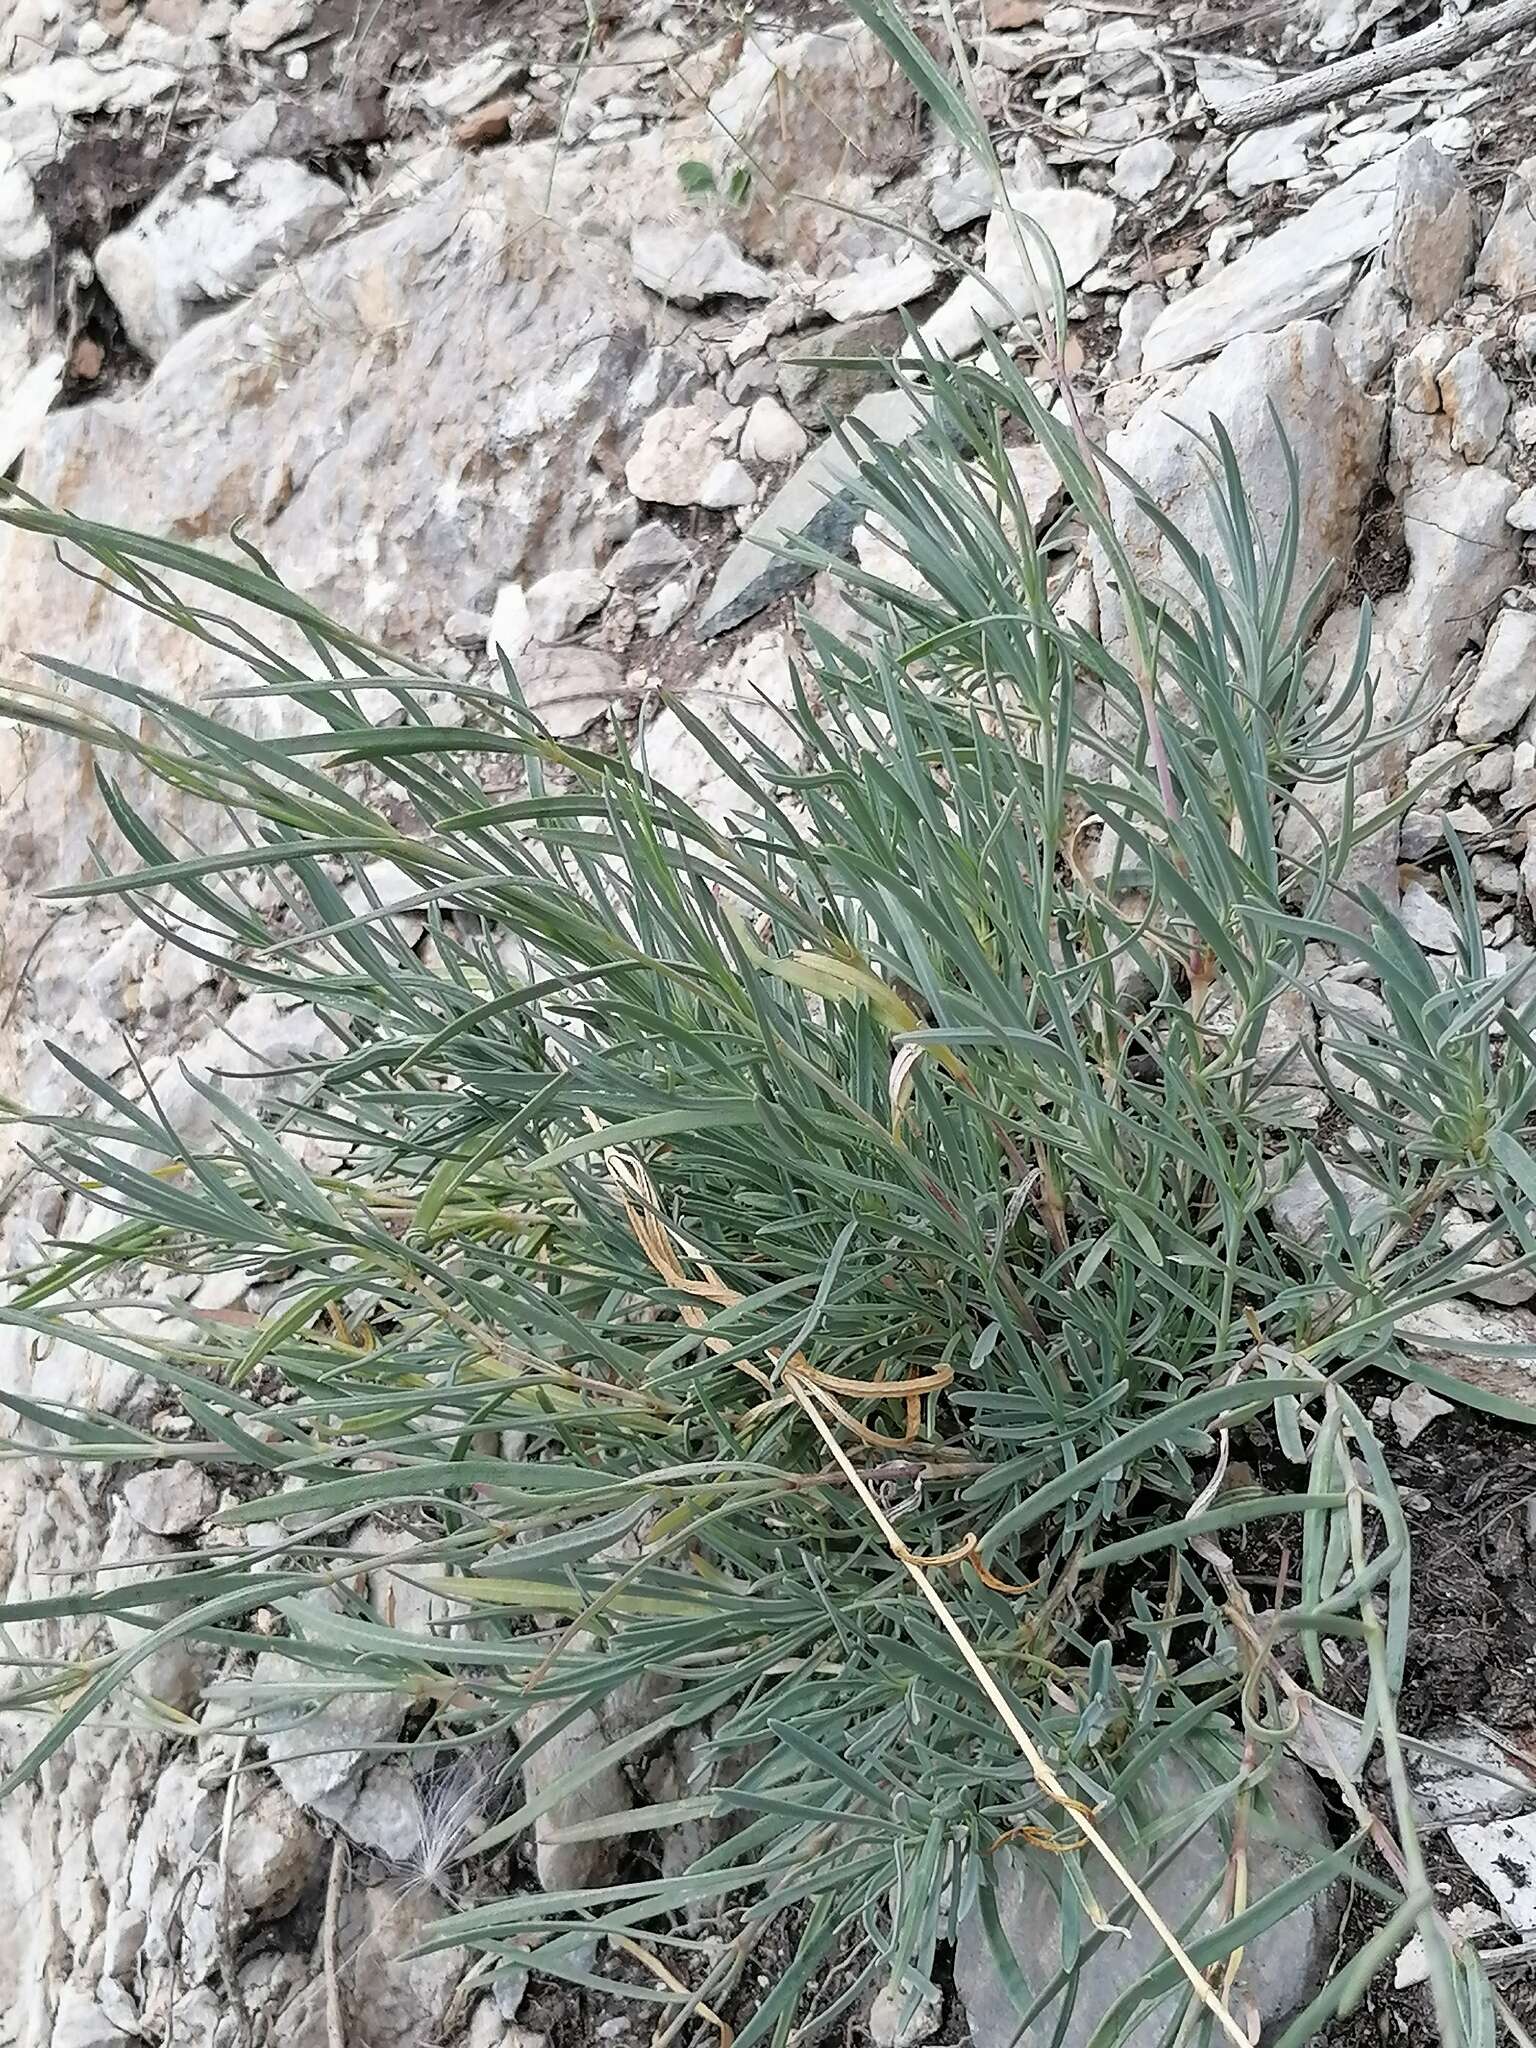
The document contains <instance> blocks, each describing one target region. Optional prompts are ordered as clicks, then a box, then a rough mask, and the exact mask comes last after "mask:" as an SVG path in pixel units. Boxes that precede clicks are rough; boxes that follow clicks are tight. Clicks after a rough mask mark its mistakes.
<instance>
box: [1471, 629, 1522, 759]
mask: <svg viewBox="0 0 1536 2048" xmlns="http://www.w3.org/2000/svg"><path fill="white" fill-rule="evenodd" d="M1533 703H1536V613H1531V612H1515V611H1502V612H1500V613H1499V615H1498V617H1497V618H1496V619H1495V620H1494V622H1493V627H1492V630H1491V631H1490V632H1489V635H1488V643H1487V645H1486V646H1485V647H1484V649H1483V654H1482V659H1481V660H1480V661H1479V662H1478V665H1477V674H1476V675H1475V676H1474V677H1473V679H1472V687H1471V688H1470V689H1469V690H1468V691H1467V694H1466V696H1465V697H1463V698H1462V700H1461V704H1460V707H1459V708H1458V710H1457V713H1456V730H1457V733H1458V734H1459V735H1460V737H1461V738H1462V739H1464V740H1467V741H1468V742H1470V744H1471V745H1473V746H1482V745H1485V744H1486V743H1487V742H1488V741H1489V740H1496V739H1500V738H1502V737H1503V735H1504V734H1505V733H1507V732H1513V731H1514V729H1515V727H1516V726H1517V725H1518V724H1519V723H1520V721H1521V719H1522V718H1524V716H1525V714H1526V713H1527V712H1528V711H1529V710H1530V708H1531V706H1532V704H1533Z"/></svg>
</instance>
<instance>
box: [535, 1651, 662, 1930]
mask: <svg viewBox="0 0 1536 2048" xmlns="http://www.w3.org/2000/svg"><path fill="white" fill-rule="evenodd" d="M660 1705H661V1702H660V1695H659V1694H658V1693H657V1692H656V1691H655V1690H654V1689H653V1688H652V1687H651V1686H649V1685H648V1684H647V1683H646V1682H645V1681H643V1680H642V1681H636V1682H634V1683H631V1684H627V1685H624V1686H621V1687H620V1688H618V1689H617V1690H616V1691H614V1692H612V1693H610V1694H609V1695H608V1696H607V1698H606V1699H605V1700H604V1701H603V1702H602V1705H601V1707H600V1709H599V1710H598V1711H596V1712H593V1711H590V1710H583V1711H582V1712H580V1713H578V1714H577V1715H576V1716H575V1717H574V1718H573V1719H571V1720H570V1721H568V1722H567V1723H566V1725H565V1726H564V1727H555V1725H554V1724H555V1723H557V1722H558V1721H560V1720H561V1718H562V1716H563V1715H564V1714H565V1713H566V1711H567V1709H566V1707H565V1706H564V1705H563V1703H562V1702H560V1701H558V1700H550V1701H548V1702H546V1703H544V1704H541V1705H539V1706H536V1707H534V1708H531V1709H530V1710H529V1712H528V1713H527V1714H525V1715H524V1716H523V1719H522V1721H521V1723H520V1725H519V1729H518V1733H519V1737H520V1740H521V1741H523V1742H528V1741H531V1740H532V1739H533V1738H534V1737H535V1736H537V1735H542V1734H544V1732H545V1731H546V1730H552V1731H553V1732H551V1733H549V1734H548V1735H547V1736H546V1738H545V1740H544V1742H543V1744H542V1746H541V1747H540V1748H538V1749H536V1750H535V1751H534V1752H533V1754H532V1755H531V1756H528V1757H526V1758H525V1759H524V1761H523V1791H524V1796H525V1798H526V1799H528V1800H530V1801H532V1800H535V1799H539V1798H542V1797H543V1795H544V1793H545V1792H546V1791H547V1789H548V1788H549V1787H550V1786H552V1785H553V1784H554V1783H555V1781H556V1779H558V1778H562V1777H564V1776H565V1774H566V1773H567V1772H568V1771H573V1770H575V1769H577V1768H578V1767H579V1766H581V1765H583V1764H586V1763H588V1762H589V1761H593V1760H595V1759H596V1757H597V1756H598V1754H599V1753H600V1752H601V1751H602V1750H604V1749H606V1748H607V1747H608V1746H609V1745H610V1744H612V1743H614V1742H617V1741H619V1740H621V1739H622V1738H623V1737H625V1736H627V1735H632V1734H635V1733H637V1732H638V1731H639V1730H640V1729H641V1728H643V1727H644V1726H645V1725H646V1723H647V1722H648V1721H650V1720H652V1719H653V1718H655V1717H656V1716H657V1715H658V1713H659V1712H660ZM634 1804H635V1793H634V1787H633V1785H632V1784H631V1783H630V1779H629V1774H628V1772H627V1771H626V1769H625V1767H624V1764H623V1762H622V1761H605V1762H603V1763H601V1764H597V1765H596V1768H595V1770H594V1771H593V1773H592V1775H591V1776H589V1777H588V1778H587V1780H586V1782H585V1783H584V1784H582V1785H580V1786H579V1787H578V1788H577V1789H576V1790H575V1791H573V1792H567V1793H565V1794H563V1795H562V1796H561V1797H560V1798H558V1799H556V1800H555V1801H554V1803H553V1804H551V1805H550V1806H549V1807H548V1808H547V1809H546V1811H545V1812H544V1813H542V1814H541V1815H540V1816H539V1817H538V1819H537V1820H535V1822H534V1824H533V1828H534V1844H535V1848H534V1856H535V1861H536V1863H537V1866H538V1872H539V1882H540V1884H542V1885H543V1887H544V1889H545V1890H546V1891H551V1892H553V1891H565V1890H571V1889H577V1888H580V1887H582V1886H586V1885H594V1884H602V1883H603V1882H605V1880H607V1879H608V1878H610V1877H612V1875H613V1873H614V1871H615V1870H616V1869H617V1867H618V1861H619V1857H620V1856H621V1855H622V1853H623V1848H624V1843H625V1840H626V1837H625V1836H624V1835H622V1834H604V1835H597V1836H589V1837H587V1838H585V1839H583V1840H580V1841H564V1840H562V1839H561V1836H562V1833H563V1831H564V1830H566V1829H569V1828H572V1827H574V1826H576V1825H577V1824H578V1823H580V1822H585V1821H592V1820H600V1819H601V1818H602V1817H603V1815H604V1814H625V1813H628V1812H629V1811H630V1809H631V1808H632V1807H633V1806H634Z"/></svg>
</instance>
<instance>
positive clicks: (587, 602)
mask: <svg viewBox="0 0 1536 2048" xmlns="http://www.w3.org/2000/svg"><path fill="white" fill-rule="evenodd" d="M607 602H608V585H607V583H606V582H605V581H604V579H603V578H602V577H601V576H594V575H592V574H590V573H589V572H588V571H587V570H585V569H551V570H550V572H549V574H548V575H547V576H541V577H540V578H539V579H538V581H537V582H536V583H533V584H530V585H529V589H528V622H529V624H530V626H531V627H532V629H533V637H534V638H535V639H536V640H542V641H543V642H544V644H545V646H546V647H555V646H558V645H559V643H560V642H561V641H562V640H569V639H570V637H571V635H572V634H573V633H575V632H576V631H577V630H578V628H579V627H581V626H582V625H584V624H585V623H586V621H587V620H588V619H590V618H591V616H592V614H593V613H594V612H597V611H601V610H602V608H603V606H604V605H605V604H606V603H607Z"/></svg>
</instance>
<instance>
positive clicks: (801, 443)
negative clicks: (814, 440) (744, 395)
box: [741, 392, 811, 465]
mask: <svg viewBox="0 0 1536 2048" xmlns="http://www.w3.org/2000/svg"><path fill="white" fill-rule="evenodd" d="M810 444H811V437H810V435H809V434H807V432H806V431H805V429H804V427H802V426H801V424H800V422H799V421H798V420H797V419H796V418H795V416H794V414H793V413H791V412H789V411H787V410H786V409H785V407H783V406H782V405H780V403H779V401H778V400H777V399H776V398H770V397H769V396H768V394H767V393H766V392H765V393H764V394H763V396H762V397H761V398H759V399H757V400H755V401H754V403H753V406H752V410H751V411H750V412H749V413H748V414H747V423H746V425H745V426H744V427H743V428H742V430H741V459H742V461H743V462H761V463H768V464H770V465H777V464H779V463H782V462H798V461H799V460H800V457H801V456H802V455H803V454H804V453H805V451H806V449H807V448H808V447H809V446H810Z"/></svg>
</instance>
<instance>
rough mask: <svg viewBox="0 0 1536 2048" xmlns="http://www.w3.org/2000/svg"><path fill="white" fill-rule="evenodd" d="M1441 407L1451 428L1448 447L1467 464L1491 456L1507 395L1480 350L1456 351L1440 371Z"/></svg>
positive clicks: (1507, 403) (1507, 401) (1506, 410)
mask: <svg viewBox="0 0 1536 2048" xmlns="http://www.w3.org/2000/svg"><path fill="white" fill-rule="evenodd" d="M1439 385H1440V404H1441V408H1442V410H1443V411H1444V413H1445V416H1446V418H1447V419H1448V420H1449V421H1450V425H1451V447H1452V448H1453V449H1454V450H1455V452H1456V453H1457V454H1458V455H1464V456H1466V458H1467V460H1468V461H1469V462H1481V461H1482V460H1483V458H1484V456H1486V455H1488V454H1490V453H1491V451H1492V449H1493V446H1494V444H1495V442H1496V441H1497V440H1498V438H1499V432H1500V429H1501V428H1502V427H1503V425H1504V421H1505V418H1506V417H1507V415H1508V413H1509V393H1508V392H1507V391H1506V390H1505V388H1504V384H1503V381H1502V379H1501V378H1500V377H1499V375H1498V373H1497V371H1495V370H1494V368H1493V367H1492V365H1491V364H1490V363H1489V361H1488V358H1487V357H1486V356H1485V355H1484V354H1483V352H1482V350H1481V349H1480V348H1478V347H1476V346H1475V345H1474V344H1472V343H1470V342H1469V343H1468V345H1467V346H1466V347H1465V348H1463V349H1458V350H1457V351H1456V353H1455V355H1453V356H1452V357H1451V359H1450V361H1449V362H1448V363H1447V364H1446V366H1445V368H1444V369H1443V370H1442V371H1441V372H1440V376H1439Z"/></svg>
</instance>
